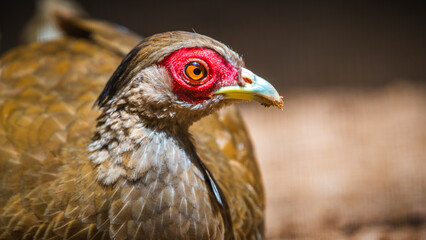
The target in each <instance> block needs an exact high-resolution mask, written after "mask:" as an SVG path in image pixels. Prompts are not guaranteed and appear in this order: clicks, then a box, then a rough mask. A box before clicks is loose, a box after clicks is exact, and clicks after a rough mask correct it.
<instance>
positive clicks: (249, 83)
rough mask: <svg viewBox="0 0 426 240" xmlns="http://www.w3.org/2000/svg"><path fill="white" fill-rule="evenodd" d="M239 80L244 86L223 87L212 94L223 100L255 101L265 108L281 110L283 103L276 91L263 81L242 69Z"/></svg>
mask: <svg viewBox="0 0 426 240" xmlns="http://www.w3.org/2000/svg"><path fill="white" fill-rule="evenodd" d="M241 78H242V80H243V81H244V83H245V84H244V86H239V85H237V86H225V87H221V88H219V89H217V90H216V91H215V92H214V93H213V94H214V95H217V94H221V95H223V96H224V97H225V99H241V100H248V101H257V102H259V103H260V104H262V105H265V106H268V107H269V106H276V107H278V108H280V109H283V106H284V102H283V99H282V97H281V96H280V95H279V94H278V92H277V90H275V88H274V87H273V86H272V85H271V84H270V83H269V82H268V81H266V80H265V79H263V78H261V77H259V76H257V75H256V74H254V73H253V72H252V71H250V70H248V69H246V68H242V70H241Z"/></svg>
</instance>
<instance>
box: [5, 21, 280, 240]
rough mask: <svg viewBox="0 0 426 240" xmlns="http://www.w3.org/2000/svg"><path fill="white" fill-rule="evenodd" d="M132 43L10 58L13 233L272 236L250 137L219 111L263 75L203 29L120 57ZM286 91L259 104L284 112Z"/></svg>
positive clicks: (22, 52)
mask: <svg viewBox="0 0 426 240" xmlns="http://www.w3.org/2000/svg"><path fill="white" fill-rule="evenodd" d="M66 21H68V20H66ZM67 23H69V24H71V25H72V26H73V28H72V29H73V30H75V29H76V28H79V27H81V28H82V29H81V30H82V31H86V33H90V34H89V36H99V35H102V31H99V28H94V29H95V30H93V29H92V30H93V31H94V32H90V31H92V30H90V29H89V30H88V29H86V28H85V27H86V26H90V24H89V25H87V23H90V21H86V20H84V21H83V20H72V21H71V20H70V21H69V22H67ZM81 23H83V24H81ZM82 26H83V27H82ZM96 26H97V25H96ZM103 29H108V27H106V28H103ZM82 31H79V32H80V33H81V32H82ZM115 31H116V30H114V29H111V30H108V31H106V32H107V33H108V34H111V33H117V34H120V32H119V31H118V32H115ZM96 34H98V35H96ZM85 35H86V36H87V34H85ZM125 35H126V33H123V36H125ZM132 37H134V35H131V37H129V38H126V41H124V42H125V43H126V44H122V45H120V44H118V43H116V42H114V43H113V44H110V42H108V41H103V40H102V41H99V39H106V38H99V37H98V38H93V37H92V38H91V37H85V38H75V37H74V38H73V37H65V38H63V39H60V40H56V41H51V42H46V43H34V44H31V45H28V46H21V47H18V48H17V49H14V50H12V51H11V52H9V53H7V54H6V55H5V56H3V57H2V58H1V67H0V71H1V81H0V93H1V96H0V143H1V146H0V180H1V183H0V184H1V185H0V191H1V193H2V195H1V197H0V223H1V227H0V239H29V238H31V239H261V238H262V236H263V225H264V222H263V211H264V195H263V188H262V182H261V178H260V172H259V169H258V166H257V163H256V161H255V158H254V154H253V149H252V146H251V143H250V139H249V136H248V134H247V131H246V129H245V126H244V123H243V122H242V119H241V117H240V115H239V113H238V112H237V111H236V110H235V109H234V108H233V107H227V108H224V109H222V110H219V111H216V110H218V109H219V108H222V107H224V106H225V105H229V104H230V103H233V102H235V101H238V100H236V99H237V98H236V97H235V96H234V95H235V92H236V91H240V90H238V89H237V90H236V89H235V88H236V87H238V88H241V89H244V91H246V89H247V87H246V86H245V84H248V85H250V84H252V82H250V81H254V82H256V78H255V77H254V75H250V74H252V73H251V72H248V70H245V69H243V62H242V60H241V59H240V58H239V56H238V55H237V54H236V53H234V52H233V51H232V50H230V49H229V48H228V47H226V46H225V45H223V44H221V43H219V42H217V41H215V40H213V39H211V38H208V37H205V36H202V35H199V34H195V33H187V32H169V33H163V34H157V35H154V36H152V37H150V38H147V39H145V40H144V41H142V42H141V43H140V44H138V45H137V46H136V47H135V48H134V49H133V50H132V51H130V53H129V54H127V55H126V57H125V58H124V59H123V60H122V61H121V59H122V58H123V53H124V52H126V51H127V50H130V49H131V48H130V46H132V44H133V43H134V45H136V43H137V41H138V40H139V39H138V38H133V39H132ZM114 41H115V40H114ZM106 43H107V44H106ZM118 45H120V48H116V47H114V46H118ZM127 46H129V47H127ZM185 54H186V55H185ZM120 61H121V63H120ZM200 64H201V65H200ZM204 64H205V65H204ZM117 66H118V68H117ZM115 68H117V70H115V72H114V69H115ZM182 69H184V70H182ZM188 69H189V70H191V72H188V71H189V70H188ZM242 69H243V70H242ZM182 71H185V72H182ZM200 74H204V76H203V77H202V78H200V77H199V75H200ZM247 74H249V75H250V76H249V77H244V76H246V75H247ZM108 78H109V79H110V80H109V81H108V82H107V83H106V80H108ZM250 79H251V80H250ZM259 79H260V78H259ZM244 81H246V82H244ZM259 81H261V79H260V80H259ZM105 83H106V85H105ZM253 85H254V84H253ZM250 86H251V85H250ZM102 89H104V90H103V91H102ZM219 91H220V93H219ZM241 91H242V90H241ZM250 91H251V90H250ZM99 94H100V95H99ZM227 94H228V95H227ZM233 94H234V95H233ZM275 95H276V94H275ZM275 95H274V97H275V98H274V99H270V96H269V95H268V96H266V97H262V99H263V100H258V101H259V102H261V103H262V104H268V103H269V105H272V104H275V105H278V106H281V105H280V104H281V102H280V101H281V100H280V99H279V98H277V97H276V96H275ZM98 96H99V97H98ZM244 96H245V97H247V96H246V95H244ZM253 96H256V97H253V99H255V100H256V98H259V96H260V95H259V93H255V94H254V95H253ZM240 99H242V98H241V97H240ZM265 99H266V100H265ZM262 101H263V102H262ZM94 103H96V104H97V106H98V107H99V109H97V108H94V107H93V104H94ZM200 119H201V120H200Z"/></svg>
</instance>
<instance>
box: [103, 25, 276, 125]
mask: <svg viewBox="0 0 426 240" xmlns="http://www.w3.org/2000/svg"><path fill="white" fill-rule="evenodd" d="M241 100H246V101H250V100H254V101H257V102H259V103H261V104H262V105H265V106H272V105H274V106H277V107H279V108H282V106H283V102H282V98H281V97H280V96H279V95H278V93H277V91H276V90H275V88H274V87H273V86H272V85H271V84H269V83H268V82H267V81H266V80H264V79H262V78H260V77H259V76H257V75H255V74H254V73H252V72H251V71H249V70H248V69H246V68H244V63H243V61H242V59H241V57H240V56H238V54H237V53H235V52H234V51H232V50H231V49H229V48H228V47H227V46H225V45H224V44H222V43H220V42H218V41H216V40H213V39H211V38H209V37H206V36H203V35H200V34H197V33H190V32H181V31H177V32H166V33H160V34H156V35H153V36H151V37H149V38H146V39H145V40H144V41H142V42H141V43H140V44H139V45H138V46H136V47H135V48H134V49H133V50H132V51H131V52H130V53H129V54H128V55H127V56H126V57H125V58H124V59H123V61H122V62H121V64H120V66H119V67H118V68H117V70H116V71H115V72H114V74H113V75H112V77H111V78H110V80H109V81H108V83H107V84H106V86H105V89H104V90H103V92H102V93H101V95H100V96H99V98H98V99H97V104H98V105H99V106H100V108H101V109H103V110H104V111H108V110H109V109H122V108H124V109H126V110H127V112H132V113H137V114H139V115H140V116H142V118H143V119H149V120H153V122H155V123H156V125H159V124H160V125H161V124H166V125H168V124H170V122H177V123H179V124H187V125H190V124H191V123H192V122H194V121H196V120H198V119H199V118H201V117H203V116H205V115H207V114H209V113H211V112H212V111H214V110H216V109H218V108H220V107H222V106H225V105H227V104H230V103H233V102H236V101H241ZM110 111H114V110H110Z"/></svg>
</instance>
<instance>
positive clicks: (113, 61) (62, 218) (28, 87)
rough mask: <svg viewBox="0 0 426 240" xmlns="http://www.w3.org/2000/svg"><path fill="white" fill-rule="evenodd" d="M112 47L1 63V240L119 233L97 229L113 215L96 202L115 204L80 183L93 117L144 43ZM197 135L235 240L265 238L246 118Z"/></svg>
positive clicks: (213, 123)
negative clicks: (112, 80)
mask: <svg viewBox="0 0 426 240" xmlns="http://www.w3.org/2000/svg"><path fill="white" fill-rule="evenodd" d="M93 31H94V32H95V33H96V31H98V30H96V29H95V30H93ZM89 32H90V31H89ZM112 32H114V31H112ZM115 34H116V35H119V34H117V33H115ZM94 35H96V34H89V36H94ZM100 36H102V34H100ZM99 39H100V40H99ZM105 39H106V40H105ZM105 39H104V40H102V37H99V38H97V39H96V38H90V37H89V38H88V37H87V35H86V36H85V38H73V37H65V38H63V39H60V40H55V41H51V42H47V43H33V44H31V45H28V46H21V47H18V48H15V49H13V50H11V51H10V52H8V53H7V54H5V55H4V56H3V57H2V58H1V60H0V61H1V62H0V74H1V80H0V192H1V196H0V225H1V227H0V236H2V237H3V238H11V237H12V236H15V237H22V235H20V234H25V233H26V234H27V235H26V236H31V235H34V234H38V235H37V236H39V237H41V236H44V237H46V236H54V237H55V236H56V237H55V238H63V237H65V236H67V237H70V236H71V235H70V234H71V233H75V232H77V233H78V232H79V231H80V232H83V230H82V229H85V230H84V234H86V236H91V235H89V234H90V232H92V233H93V232H95V230H94V229H97V230H100V231H105V234H103V235H98V236H99V237H101V236H102V237H103V238H108V232H109V237H111V235H112V234H113V233H116V232H115V231H116V229H115V230H114V226H113V225H114V224H113V223H108V226H100V225H101V224H100V223H99V221H100V220H99V219H102V217H104V218H105V216H100V215H102V214H108V211H110V209H109V208H112V207H113V206H111V205H110V204H111V202H108V201H107V203H105V201H104V200H105V199H96V197H98V198H100V197H102V196H104V197H109V196H112V195H113V193H111V189H103V188H102V187H101V186H97V187H95V188H93V191H94V192H95V194H93V193H91V192H90V191H88V189H91V187H90V186H84V184H85V182H84V181H83V180H81V179H83V178H84V177H86V176H87V175H90V174H91V171H92V169H91V168H90V164H89V163H88V162H87V156H86V155H87V153H86V149H87V145H88V143H89V142H90V139H91V137H92V136H93V132H94V129H95V127H96V118H97V117H98V115H99V112H98V110H97V109H95V108H93V104H94V101H95V100H96V98H97V97H98V95H99V93H100V92H101V91H102V89H103V87H104V86H105V83H106V81H107V80H108V78H109V77H110V76H111V74H112V73H113V71H114V70H115V68H116V67H117V66H118V65H119V63H120V61H121V59H122V58H123V57H124V53H125V52H126V51H129V50H130V46H131V45H133V43H134V44H136V43H137V41H138V40H139V39H138V38H137V37H134V36H131V37H122V38H121V39H120V38H116V39H114V38H108V37H105ZM111 39H112V40H111ZM123 39H124V40H123ZM120 41H124V42H125V44H120ZM117 46H118V47H117ZM190 131H191V133H192V135H193V137H194V139H195V145H196V148H197V152H198V153H199V155H200V158H201V159H202V161H203V162H204V164H205V165H206V166H207V167H208V169H209V170H210V171H211V173H212V174H213V176H214V177H215V178H216V180H217V181H218V184H219V186H220V187H221V188H222V190H223V191H224V194H225V197H226V198H227V199H228V202H229V205H230V211H231V215H232V220H233V225H234V232H235V233H236V236H237V237H238V236H239V237H240V238H242V239H244V238H248V237H250V238H259V237H261V235H262V231H263V208H264V198H263V189H262V182H261V179H260V173H259V170H258V167H257V164H256V161H255V158H254V155H253V150H252V146H251V143H250V139H249V136H248V135H247V131H246V129H245V126H244V123H243V121H242V119H241V117H240V115H239V113H238V112H237V111H236V110H235V109H234V108H227V109H224V110H221V111H219V112H218V113H214V114H212V115H210V116H209V117H206V118H204V119H202V120H201V121H199V122H197V123H195V124H194V125H193V126H192V127H191V130H190ZM80 187H82V188H86V189H85V190H83V189H79V188H80ZM96 191H98V192H99V191H105V194H104V193H96ZM88 195H94V196H95V197H94V198H90V197H89V196H88ZM77 198H78V199H79V200H76V199H77ZM82 199H83V200H82ZM84 199H86V200H87V201H89V200H90V201H94V202H96V201H101V202H103V203H105V204H104V205H105V206H103V205H102V207H99V208H97V207H94V209H95V210H93V211H95V213H93V216H92V215H90V214H89V215H90V217H85V215H84V214H83V213H86V212H88V210H84V206H79V205H78V204H75V203H72V202H73V201H86V200H84ZM79 203H80V202H79ZM96 204H97V203H93V205H94V206H95V205H96ZM89 205H90V204H89ZM71 206H72V207H74V208H79V210H78V211H77V210H75V209H71V208H72V207H71ZM96 206H97V205H96ZM73 211H74V212H73ZM75 212H78V213H79V214H75ZM89 215H88V216H89ZM53 222H54V223H55V224H52V223H53ZM34 226H37V227H34ZM92 228H93V229H92ZM129 229H130V230H128V231H132V230H131V228H130V227H129ZM1 233H3V235H1ZM130 235H131V233H128V235H125V236H126V237H125V238H130ZM75 236H81V235H75ZM114 236H115V237H116V238H119V235H114ZM120 236H124V235H120ZM0 238H1V237H0Z"/></svg>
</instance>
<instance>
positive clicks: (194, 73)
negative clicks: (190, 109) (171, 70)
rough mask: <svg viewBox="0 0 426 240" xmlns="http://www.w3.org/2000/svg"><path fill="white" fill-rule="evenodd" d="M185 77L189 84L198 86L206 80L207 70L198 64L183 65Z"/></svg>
mask: <svg viewBox="0 0 426 240" xmlns="http://www.w3.org/2000/svg"><path fill="white" fill-rule="evenodd" d="M185 75H186V77H187V78H188V80H189V83H190V84H193V85H198V84H201V83H203V80H204V79H205V78H206V76H207V68H206V66H204V64H202V63H200V62H190V63H188V64H186V65H185Z"/></svg>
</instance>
